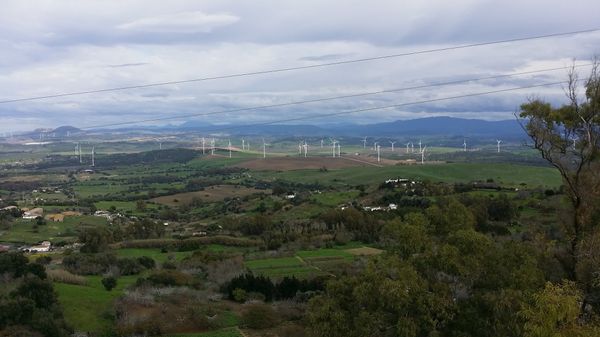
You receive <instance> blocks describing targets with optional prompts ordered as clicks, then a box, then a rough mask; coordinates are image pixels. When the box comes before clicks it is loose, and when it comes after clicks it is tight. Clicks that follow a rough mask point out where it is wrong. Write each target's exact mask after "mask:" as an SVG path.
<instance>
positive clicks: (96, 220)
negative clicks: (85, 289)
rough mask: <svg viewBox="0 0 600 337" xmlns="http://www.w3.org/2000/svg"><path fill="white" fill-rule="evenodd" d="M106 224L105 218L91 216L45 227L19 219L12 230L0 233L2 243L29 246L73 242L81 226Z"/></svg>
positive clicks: (33, 221) (49, 224)
mask: <svg viewBox="0 0 600 337" xmlns="http://www.w3.org/2000/svg"><path fill="white" fill-rule="evenodd" d="M104 224H107V220H106V219H105V218H102V217H96V216H89V215H81V216H67V217H65V220H64V221H62V222H53V221H47V222H46V224H45V225H36V221H35V220H26V219H17V220H16V221H15V222H14V224H13V225H12V227H11V228H10V229H8V230H5V231H1V232H0V241H4V242H17V243H27V244H33V243H37V242H40V241H43V240H48V241H51V242H56V241H72V240H74V239H75V237H76V236H77V230H78V228H79V227H80V226H98V225H104Z"/></svg>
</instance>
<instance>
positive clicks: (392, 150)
mask: <svg viewBox="0 0 600 337" xmlns="http://www.w3.org/2000/svg"><path fill="white" fill-rule="evenodd" d="M396 143H397V142H392V141H391V140H390V144H392V152H394V144H396Z"/></svg>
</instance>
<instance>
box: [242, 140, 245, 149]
mask: <svg viewBox="0 0 600 337" xmlns="http://www.w3.org/2000/svg"><path fill="white" fill-rule="evenodd" d="M244 150H246V141H245V140H244V138H242V151H244Z"/></svg>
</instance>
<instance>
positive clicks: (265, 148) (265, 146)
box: [263, 138, 267, 159]
mask: <svg viewBox="0 0 600 337" xmlns="http://www.w3.org/2000/svg"><path fill="white" fill-rule="evenodd" d="M264 158H267V143H265V139H264V138H263V159H264Z"/></svg>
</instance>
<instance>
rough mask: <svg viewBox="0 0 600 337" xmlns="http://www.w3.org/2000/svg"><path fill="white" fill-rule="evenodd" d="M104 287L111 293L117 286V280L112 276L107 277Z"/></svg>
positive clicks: (104, 279)
mask: <svg viewBox="0 0 600 337" xmlns="http://www.w3.org/2000/svg"><path fill="white" fill-rule="evenodd" d="M102 285H103V286H104V289H106V290H107V291H111V290H113V288H114V287H116V286H117V279H116V278H114V277H112V276H109V277H105V278H103V279H102Z"/></svg>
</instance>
